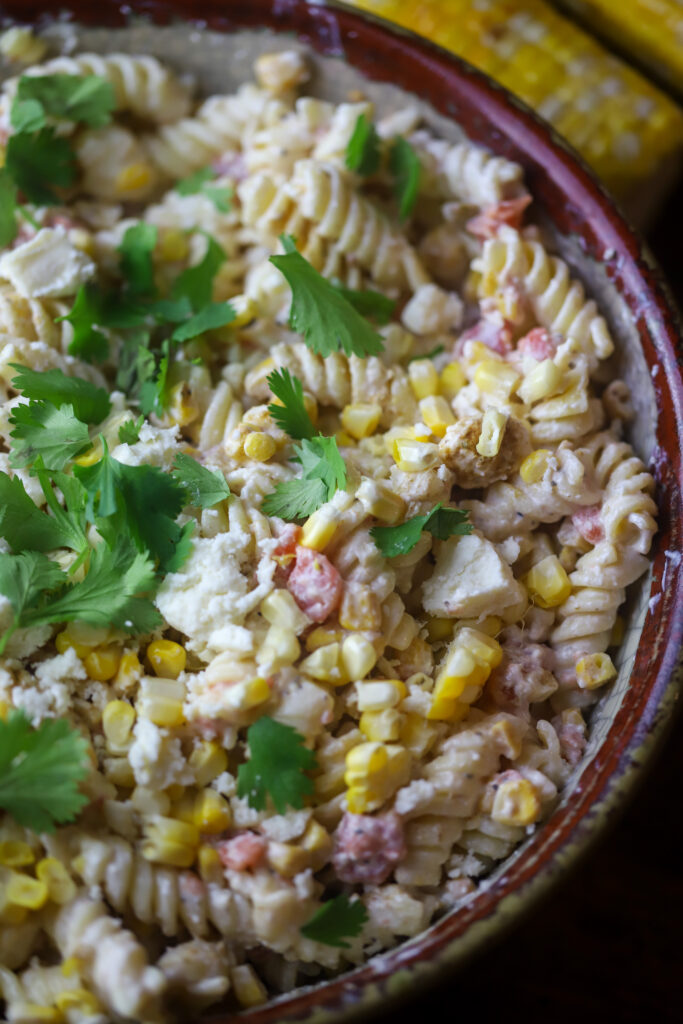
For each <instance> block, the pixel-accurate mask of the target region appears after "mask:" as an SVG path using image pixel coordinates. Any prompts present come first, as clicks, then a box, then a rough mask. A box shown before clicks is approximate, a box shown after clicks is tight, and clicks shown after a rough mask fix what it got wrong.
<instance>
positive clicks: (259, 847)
mask: <svg viewBox="0 0 683 1024" xmlns="http://www.w3.org/2000/svg"><path fill="white" fill-rule="evenodd" d="M267 846H268V844H267V842H266V840H265V839H264V838H263V836H259V835H257V834H256V832H243V833H242V835H239V836H235V837H234V839H223V840H221V842H220V843H216V850H217V851H218V856H219V857H220V859H221V863H222V864H224V865H225V867H226V868H232V870H233V871H247V870H248V869H249V868H254V867H256V865H257V864H258V863H260V861H262V860H263V857H264V856H265V852H266V847H267Z"/></svg>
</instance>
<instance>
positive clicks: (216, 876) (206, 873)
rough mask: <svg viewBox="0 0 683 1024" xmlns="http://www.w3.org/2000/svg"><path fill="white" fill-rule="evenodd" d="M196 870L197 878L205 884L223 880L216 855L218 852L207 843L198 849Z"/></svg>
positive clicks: (221, 868) (218, 857) (221, 867)
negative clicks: (197, 871)
mask: <svg viewBox="0 0 683 1024" xmlns="http://www.w3.org/2000/svg"><path fill="white" fill-rule="evenodd" d="M197 868H198V870H199V877H200V878H201V879H202V881H203V882H206V883H207V884H208V883H209V882H220V881H221V880H222V878H223V865H222V863H221V858H220V856H219V855H218V850H216V849H215V847H213V846H209V845H208V844H207V843H205V844H204V845H203V846H200V847H199V852H198V854H197Z"/></svg>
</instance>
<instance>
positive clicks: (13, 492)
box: [0, 473, 64, 551]
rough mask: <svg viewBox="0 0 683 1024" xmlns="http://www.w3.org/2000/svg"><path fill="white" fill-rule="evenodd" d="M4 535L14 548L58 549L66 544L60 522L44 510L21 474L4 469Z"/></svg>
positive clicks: (0, 523)
mask: <svg viewBox="0 0 683 1024" xmlns="http://www.w3.org/2000/svg"><path fill="white" fill-rule="evenodd" d="M0 536H2V537H4V538H5V540H6V541H7V543H8V544H9V546H10V547H11V548H12V549H13V550H14V551H21V550H26V549H30V550H33V551H54V549H55V548H60V547H62V546H63V545H64V535H63V533H62V530H61V528H60V525H59V523H57V522H56V521H55V520H54V519H51V518H50V516H48V515H46V514H45V512H43V511H41V509H39V508H38V506H37V505H36V504H35V502H34V501H33V500H32V499H31V498H30V497H29V496H28V494H27V493H26V489H25V487H24V485H23V483H22V481H21V480H20V479H19V477H18V476H15V477H10V476H8V475H7V473H0Z"/></svg>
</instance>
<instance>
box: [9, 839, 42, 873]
mask: <svg viewBox="0 0 683 1024" xmlns="http://www.w3.org/2000/svg"><path fill="white" fill-rule="evenodd" d="M35 859H36V857H35V854H34V852H33V850H32V849H31V847H30V846H29V845H28V843H24V842H22V841H21V840H20V839H3V840H2V841H0V864H2V865H4V867H6V868H24V867H26V865H27V864H33V862H34V860H35Z"/></svg>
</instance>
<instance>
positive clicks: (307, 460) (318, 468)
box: [294, 434, 346, 501]
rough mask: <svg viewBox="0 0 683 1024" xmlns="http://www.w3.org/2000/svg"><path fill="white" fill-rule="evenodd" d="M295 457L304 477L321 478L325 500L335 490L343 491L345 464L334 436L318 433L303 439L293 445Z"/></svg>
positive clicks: (344, 485)
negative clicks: (325, 490) (325, 492)
mask: <svg viewBox="0 0 683 1024" xmlns="http://www.w3.org/2000/svg"><path fill="white" fill-rule="evenodd" d="M294 451H295V452H296V456H295V459H296V461H297V462H300V463H301V465H302V467H303V471H304V478H306V479H308V480H318V479H319V480H322V482H323V483H324V484H325V487H326V489H327V499H326V500H327V501H329V500H330V499H331V498H332V496H333V494H334V492H335V491H336V490H340V491H343V490H344V488H345V487H346V465H345V463H344V460H343V459H342V457H341V455H340V454H339V448H338V447H337V439H336V438H334V437H322V436H321V435H320V434H319V435H318V436H317V437H313V438H311V439H310V440H306V439H304V440H303V441H302V442H301V444H300V445H295V448H294Z"/></svg>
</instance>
